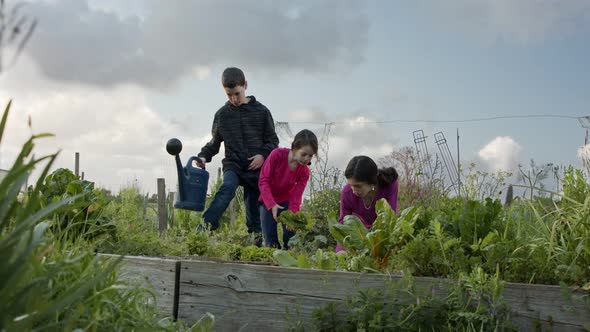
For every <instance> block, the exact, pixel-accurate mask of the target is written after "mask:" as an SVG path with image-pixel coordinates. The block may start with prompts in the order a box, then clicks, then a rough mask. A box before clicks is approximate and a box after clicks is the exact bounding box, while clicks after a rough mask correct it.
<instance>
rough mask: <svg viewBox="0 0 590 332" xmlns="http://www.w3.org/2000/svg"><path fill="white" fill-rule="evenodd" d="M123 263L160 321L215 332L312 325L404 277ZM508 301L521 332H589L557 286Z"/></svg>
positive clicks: (525, 287)
mask: <svg viewBox="0 0 590 332" xmlns="http://www.w3.org/2000/svg"><path fill="white" fill-rule="evenodd" d="M124 264H125V265H124V267H123V268H122V275H123V277H124V278H127V279H129V278H133V279H132V280H138V282H141V283H143V284H144V285H145V284H146V281H149V283H150V284H151V285H152V286H153V290H154V292H155V293H156V294H157V297H158V298H157V305H158V307H159V308H160V309H161V312H162V315H163V316H172V317H175V318H178V319H180V320H183V321H185V322H187V323H189V324H190V323H194V322H196V321H197V320H198V319H200V318H201V317H202V316H203V315H204V314H205V313H207V312H209V313H211V314H213V315H214V316H215V325H214V330H216V331H237V330H240V331H260V330H261V329H262V330H263V331H284V330H286V329H287V326H288V324H287V321H286V320H285V313H286V310H287V308H288V310H289V314H290V316H291V317H292V318H293V319H298V320H301V321H302V322H304V323H305V325H306V326H308V327H311V323H312V316H311V313H312V311H313V309H314V308H316V307H318V306H321V305H324V304H326V303H329V302H333V301H341V300H343V299H344V298H345V297H346V296H349V295H355V294H357V293H358V289H359V288H383V287H386V286H387V282H388V281H389V280H394V281H395V280H398V279H400V278H401V277H400V276H387V275H383V274H370V273H352V272H336V271H324V270H311V269H298V268H285V267H278V266H268V265H261V264H256V265H254V264H243V263H232V262H220V261H208V260H188V259H187V260H185V259H159V258H150V257H126V258H125V259H124ZM140 276H143V277H140ZM138 277H139V278H138ZM146 278H147V279H146ZM415 281H416V286H417V287H432V288H433V291H434V292H435V293H436V292H440V294H441V295H444V294H445V293H446V292H445V290H444V287H443V284H444V283H445V282H448V280H444V279H437V278H421V277H416V278H415ZM574 294H576V293H575V292H574ZM578 294H579V293H578ZM504 299H505V301H506V304H507V305H508V306H509V307H510V308H511V309H512V312H513V320H514V321H515V322H516V323H517V324H518V325H519V326H520V327H521V328H522V330H523V331H536V330H537V331H585V329H584V325H585V324H589V323H590V311H589V309H588V308H587V307H586V306H585V305H584V304H583V303H581V302H579V301H574V302H570V301H568V300H567V299H566V298H564V297H563V295H562V292H561V289H560V287H558V286H547V285H529V284H516V283H506V284H505V287H504ZM296 311H298V312H299V316H297V314H296ZM310 330H312V329H310Z"/></svg>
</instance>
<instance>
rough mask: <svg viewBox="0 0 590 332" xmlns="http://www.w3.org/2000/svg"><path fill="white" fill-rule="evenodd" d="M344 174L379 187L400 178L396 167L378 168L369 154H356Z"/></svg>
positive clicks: (348, 177)
mask: <svg viewBox="0 0 590 332" xmlns="http://www.w3.org/2000/svg"><path fill="white" fill-rule="evenodd" d="M344 176H345V177H346V178H347V179H350V178H353V179H355V180H357V181H359V182H366V183H368V184H372V185H377V187H378V188H379V189H381V188H384V187H387V186H388V185H390V184H392V183H394V182H395V181H396V180H397V178H398V174H397V171H396V170H395V168H393V167H386V168H382V169H378V168H377V164H375V162H374V161H373V159H371V158H369V157H367V156H356V157H353V158H352V159H350V161H349V162H348V165H347V166H346V170H345V171H344Z"/></svg>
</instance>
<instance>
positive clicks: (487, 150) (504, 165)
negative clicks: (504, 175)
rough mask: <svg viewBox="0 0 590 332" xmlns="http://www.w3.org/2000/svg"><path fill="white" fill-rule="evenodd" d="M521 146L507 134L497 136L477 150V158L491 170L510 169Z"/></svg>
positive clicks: (515, 161) (517, 157) (516, 160)
mask: <svg viewBox="0 0 590 332" xmlns="http://www.w3.org/2000/svg"><path fill="white" fill-rule="evenodd" d="M521 150H522V147H521V146H520V145H519V144H518V143H517V142H516V141H514V139H512V137H509V136H498V137H496V138H494V139H493V140H492V141H490V142H489V143H488V144H487V145H486V146H484V147H483V148H482V149H481V150H479V153H478V155H479V158H480V159H481V160H482V161H483V162H484V164H485V165H486V166H487V168H488V169H489V170H491V171H497V170H503V171H511V170H513V169H514V168H515V167H516V166H517V164H518V160H519V157H520V151H521Z"/></svg>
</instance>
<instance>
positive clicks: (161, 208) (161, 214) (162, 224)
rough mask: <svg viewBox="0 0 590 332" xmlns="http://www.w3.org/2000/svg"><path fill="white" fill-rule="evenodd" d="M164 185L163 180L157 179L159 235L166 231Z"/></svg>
mask: <svg viewBox="0 0 590 332" xmlns="http://www.w3.org/2000/svg"><path fill="white" fill-rule="evenodd" d="M166 219H167V218H166V183H165V181H164V179H163V178H158V226H159V229H160V234H162V233H163V232H164V231H166V228H167V222H166Z"/></svg>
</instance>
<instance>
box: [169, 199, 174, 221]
mask: <svg viewBox="0 0 590 332" xmlns="http://www.w3.org/2000/svg"><path fill="white" fill-rule="evenodd" d="M168 208H169V209H170V227H172V226H173V225H174V192H173V191H171V192H169V193H168Z"/></svg>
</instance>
